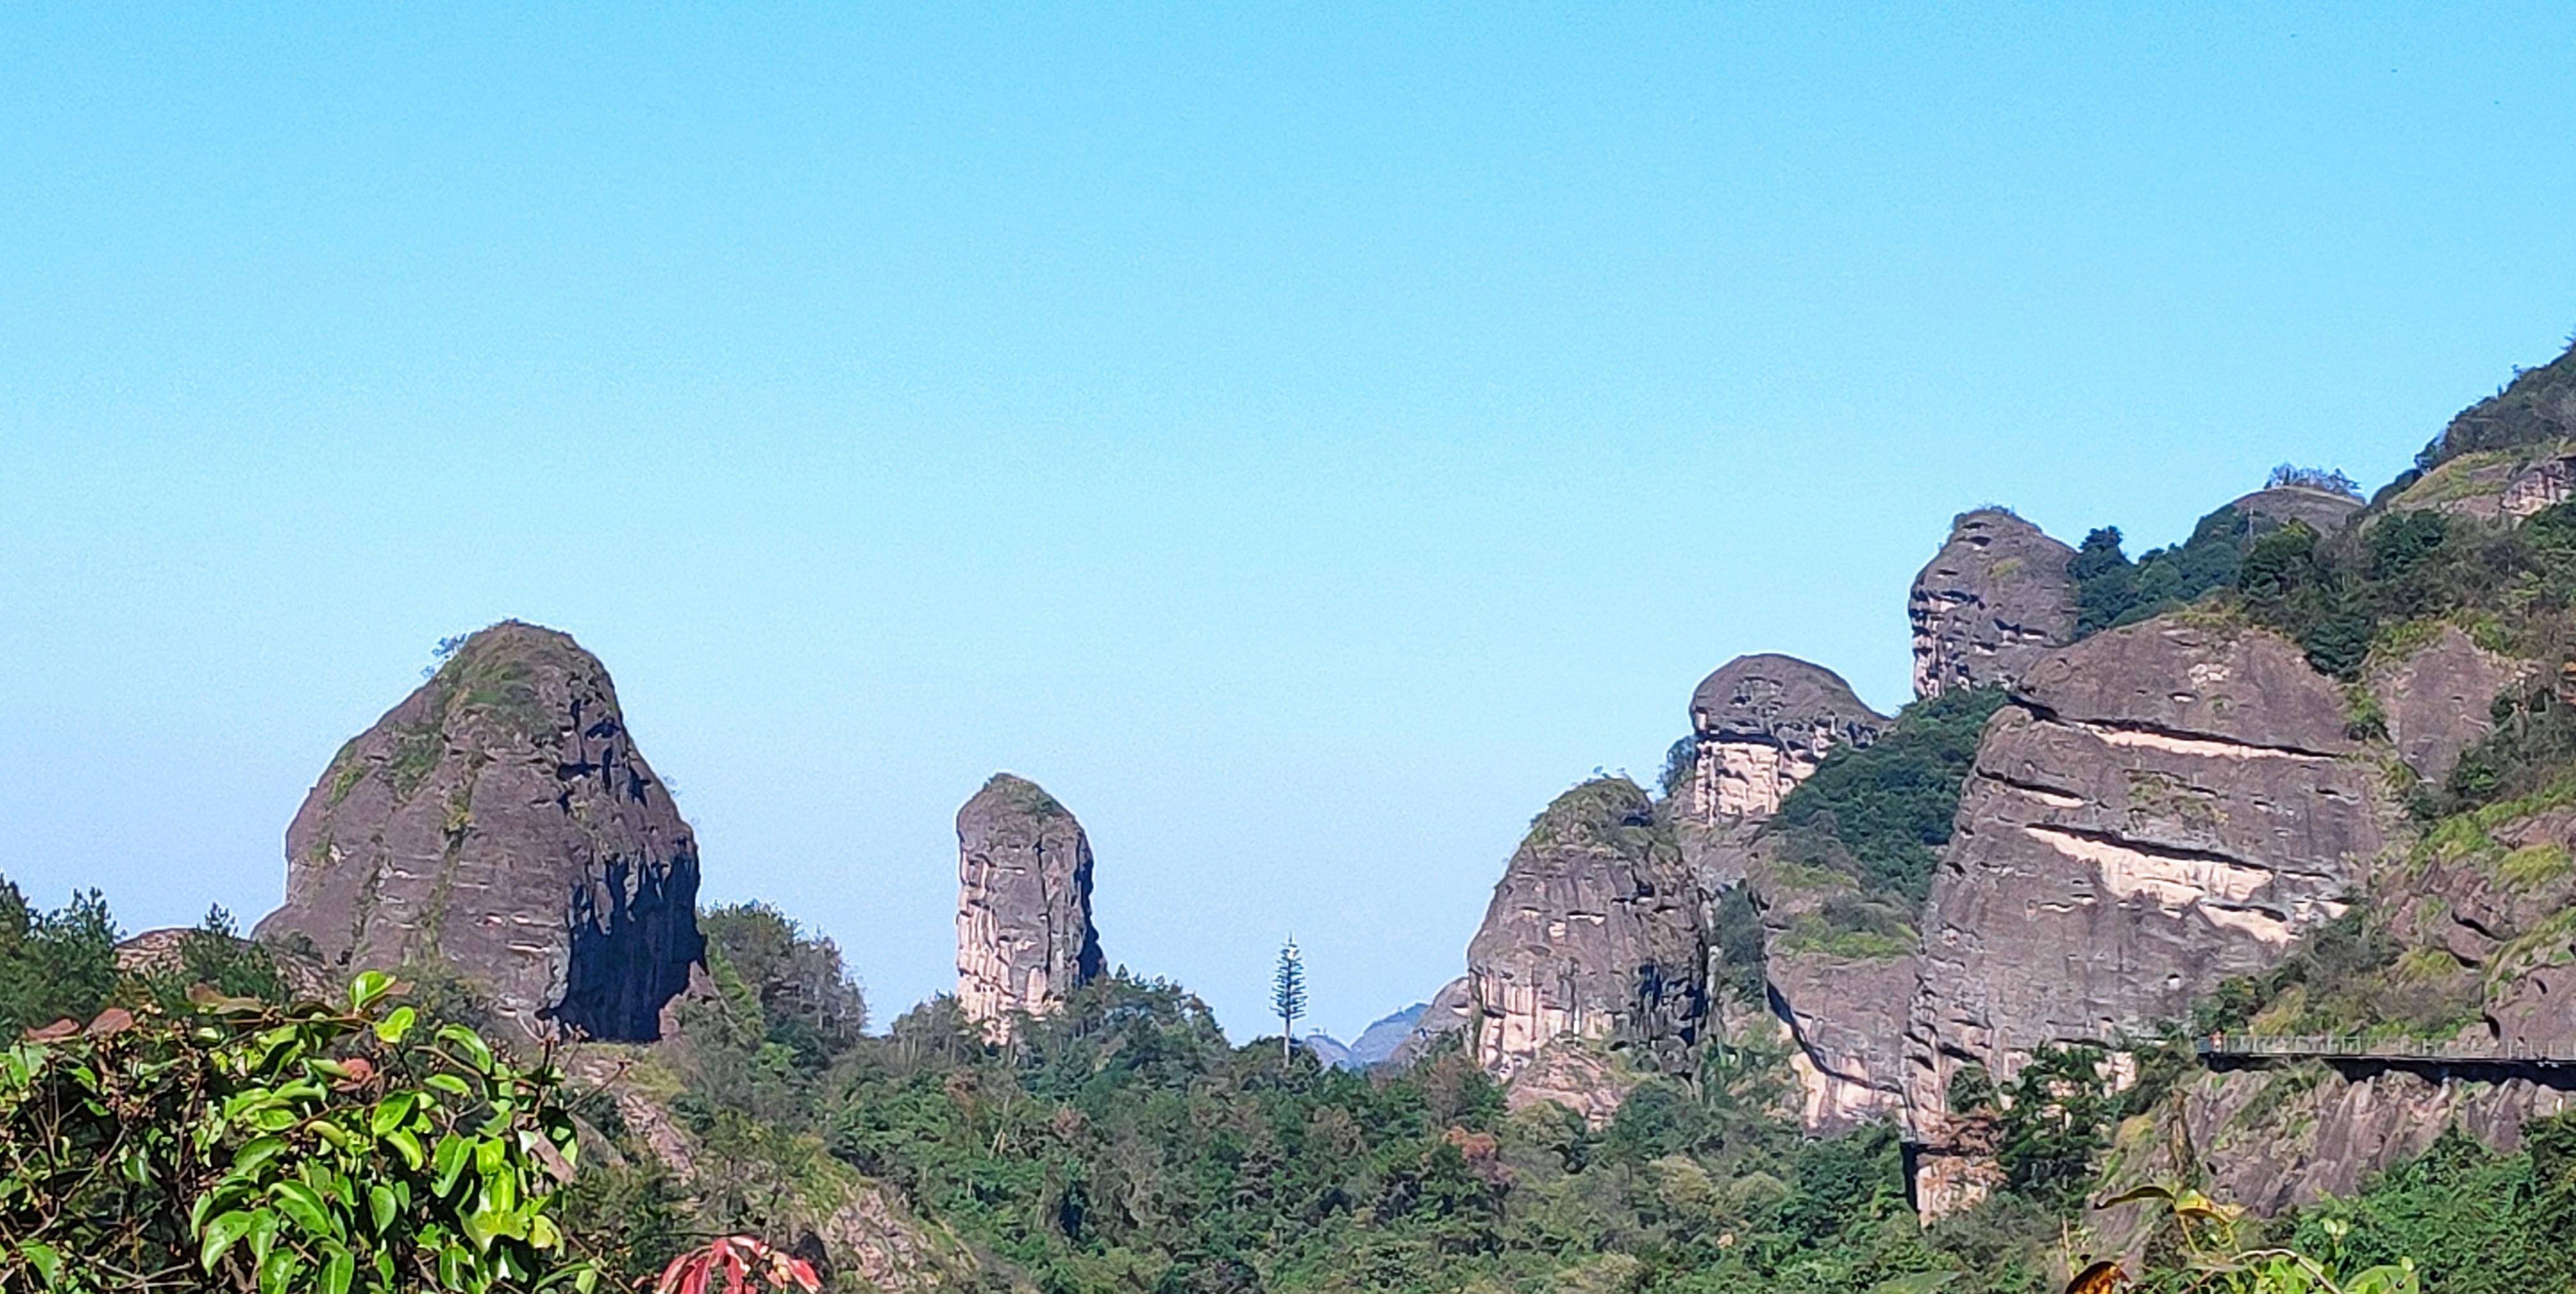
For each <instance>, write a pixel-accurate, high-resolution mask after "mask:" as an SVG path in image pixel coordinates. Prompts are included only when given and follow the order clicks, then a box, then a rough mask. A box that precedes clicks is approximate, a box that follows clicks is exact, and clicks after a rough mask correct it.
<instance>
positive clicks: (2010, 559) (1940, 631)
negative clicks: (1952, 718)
mask: <svg viewBox="0 0 2576 1294" xmlns="http://www.w3.org/2000/svg"><path fill="white" fill-rule="evenodd" d="M2074 556H2075V550H2074V549H2071V548H2068V547H2067V546H2066V545H2064V544H2061V543H2059V542H2057V541H2056V540H2054V539H2051V538H2049V537H2048V536H2047V535H2045V534H2042V533H2040V529H2039V527H2037V526H2034V525H2032V524H2030V523H2029V522H2027V521H2024V520H2022V519H2021V518H2019V517H2017V516H2014V515H2013V514H2012V513H2010V512H2006V511H2004V510H2002V509H2000V508H1981V509H1979V510H1977V511H1975V512H1968V513H1962V514H1961V515H1960V516H1959V518H1958V520H1957V521H1955V522H1953V523H1952V524H1951V527H1950V539H1949V542H1947V543H1945V544H1943V545H1942V546H1941V551H1940V552H1938V553H1936V554H1934V555H1933V558H1932V560H1931V562H1930V563H1929V564H1927V565H1925V566H1924V568H1923V570H1922V572H1921V573H1920V574H1918V575H1916V576H1915V577H1914V590H1913V593H1912V594H1911V595H1910V596H1909V597H1908V598H1907V599H1906V604H1905V611H1906V617H1907V618H1908V619H1909V620H1911V621H1912V622H1913V626H1914V695H1916V696H1918V697H1924V696H1938V695H1940V694H1941V693H1943V692H1946V691H1949V690H1950V689H1952V688H1963V687H1982V686H1984V685H1986V684H1988V683H2009V682H2011V681H2013V680H2014V679H2016V678H2019V677H2021V672H2022V671H2023V670H2025V669H2027V668H2029V667H2030V664H2031V662H2033V661H2035V660H2038V659H2039V658H2040V657H2041V656H2043V655H2045V654H2047V652H2048V651H2049V650H2050V649H2052V648H2055V647H2058V646H2062V645H2064V644H2065V643H2067V642H2070V641H2072V640H2073V639H2074V637H2075V621H2076V605H2075V580H2074V577H2073V576H2070V575H2068V574H2067V572H2066V565H2067V562H2068V561H2070V560H2072V559H2073V558H2074Z"/></svg>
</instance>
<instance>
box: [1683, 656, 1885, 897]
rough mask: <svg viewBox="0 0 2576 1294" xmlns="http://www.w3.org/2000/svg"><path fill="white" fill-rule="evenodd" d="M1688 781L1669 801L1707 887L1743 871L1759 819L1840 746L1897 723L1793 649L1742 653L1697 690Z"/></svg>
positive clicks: (1710, 891)
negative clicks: (1790, 651)
mask: <svg viewBox="0 0 2576 1294" xmlns="http://www.w3.org/2000/svg"><path fill="white" fill-rule="evenodd" d="M1690 716H1691V740H1692V743H1693V747H1692V750H1693V754H1692V760H1691V778H1690V784H1689V786H1688V787H1687V788H1686V789H1685V790H1684V791H1683V792H1682V793H1681V794H1679V795H1677V796H1675V797H1674V798H1675V799H1676V800H1678V801H1679V803H1678V804H1668V805H1666V806H1665V810H1666V812H1668V813H1670V814H1672V815H1673V817H1674V820H1675V825H1676V827H1677V831H1678V835H1679V838H1680V840H1681V846H1682V858H1683V861H1685V862H1687V863H1688V864H1690V867H1691V871H1692V873H1693V875H1694V876H1695V877H1696V879H1697V882H1698V884H1699V886H1700V889H1701V891H1702V893H1703V895H1704V896H1706V895H1714V894H1715V893H1717V892H1718V891H1720V890H1723V889H1725V888H1726V887H1727V886H1730V885H1734V884H1736V883H1737V882H1740V881H1742V880H1743V879H1744V877H1745V873H1746V871H1747V869H1749V868H1750V867H1751V866H1752V864H1753V860H1754V858H1755V856H1756V854H1757V853H1758V851H1759V845H1760V836H1761V827H1762V824H1763V823H1765V822H1768V821H1770V819H1771V815H1772V814H1774V813H1777V812H1779V811H1780V802H1781V801H1782V800H1784V799H1786V798H1788V795H1789V792H1791V791H1793V790H1796V789H1797V787H1798V784H1799V783H1800V782H1803V781H1805V780H1807V778H1808V777H1809V776H1811V775H1812V774H1814V773H1815V771H1816V766H1817V765H1818V764H1821V763H1823V762H1824V758H1825V756H1826V755H1827V754H1829V753H1831V752H1832V751H1833V750H1834V748H1835V747H1838V746H1866V745H1868V744H1869V743H1870V742H1872V741H1874V740H1876V739H1877V737H1878V734H1879V733H1881V732H1883V731H1885V730H1886V728H1887V725H1888V724H1889V723H1891V722H1893V721H1892V720H1890V719H1889V718H1888V717H1887V716H1885V715H1882V714H1880V713H1878V712H1877V711H1875V710H1872V709H1870V708H1869V707H1868V706H1867V705H1865V704H1863V703H1862V702H1861V699H1860V698H1859V697H1857V696H1855V695H1853V694H1852V690H1851V685H1850V684H1848V683H1845V682H1844V681H1843V679H1842V676H1841V675H1839V674H1836V673H1834V672H1833V671H1832V670H1829V669H1826V668H1825V667H1824V666H1822V665H1815V664H1810V663H1808V662H1806V661H1803V660H1800V659H1798V658H1797V657H1795V656H1782V655H1777V654H1774V653H1769V652H1765V653H1762V654H1759V655H1752V656H1738V657H1736V658H1735V659H1734V660H1731V661H1728V662H1727V663H1726V664H1724V665H1722V666H1719V667H1718V669H1717V670H1716V672H1714V673H1712V674H1710V675H1709V676H1708V677H1707V678H1706V679H1703V680H1701V682H1700V685H1699V687H1698V688H1697V689H1696V690H1694V691H1693V692H1692V693H1691V703H1690Z"/></svg>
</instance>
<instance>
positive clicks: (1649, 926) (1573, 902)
mask: <svg viewBox="0 0 2576 1294" xmlns="http://www.w3.org/2000/svg"><path fill="white" fill-rule="evenodd" d="M1706 957H1707V948H1706V943H1705V940H1704V939H1703V937H1702V935H1701V933H1700V921H1699V898H1698V895H1697V893H1696V892H1695V890H1694V889H1693V887H1692V885H1691V883H1690V877H1689V874H1688V871H1687V869H1686V868H1685V867H1684V866H1683V864H1682V861H1681V857H1680V851H1679V849H1678V848H1677V846H1676V845H1675V843H1674V842H1673V841H1672V839H1671V837H1670V834H1669V833H1668V832H1665V831H1662V830H1660V829H1659V828H1658V825H1657V823H1656V817H1655V806H1654V803H1653V801H1651V800H1649V799H1648V798H1647V796H1646V793H1645V792H1644V791H1643V790H1640V789H1638V787H1637V785H1636V784H1635V783H1633V782H1630V781H1629V780H1628V779H1626V778H1624V777H1608V778H1599V779H1596V780H1593V781H1589V782H1585V783H1583V784H1582V785H1579V786H1576V787H1575V788H1573V789H1572V790H1569V791H1567V792H1565V793H1564V794H1563V795H1560V796H1558V797H1557V798H1556V800H1555V801H1554V802H1553V803H1551V804H1549V805H1548V807H1547V810H1546V812H1544V813H1541V814H1540V815H1539V816H1538V818H1537V819H1536V820H1535V821H1533V822H1532V823H1531V824H1530V830H1529V835H1528V836H1527V837H1526V838H1524V839H1523V840H1522V841H1521V845H1520V848H1519V849H1518V850H1517V851H1515V852H1514V853H1513V854H1512V858H1511V862H1510V864H1509V865H1508V866H1507V867H1506V868H1505V869H1504V872H1503V878H1502V880H1501V882H1500V883H1498V884H1496V885H1495V887H1494V897H1493V901H1492V903H1491V904H1490V905H1488V906H1487V908H1486V909H1485V922H1484V925H1483V926H1482V927H1481V928H1479V929H1478V930H1477V931H1476V937H1475V939H1474V940H1473V942H1471V943H1470V944H1469V945H1468V947H1467V977H1468V981H1469V984H1470V990H1469V991H1470V993H1471V994H1472V997H1473V1000H1474V1002H1475V1009H1476V1036H1475V1051H1476V1059H1477V1062H1478V1063H1479V1064H1481V1065H1483V1066H1484V1067H1485V1069H1486V1070H1487V1071H1489V1072H1491V1073H1492V1074H1494V1075H1495V1076H1496V1077H1498V1078H1503V1079H1506V1080H1508V1079H1510V1078H1511V1077H1512V1076H1513V1075H1514V1074H1515V1073H1517V1072H1518V1071H1520V1070H1521V1069H1522V1068H1523V1067H1524V1066H1526V1065H1528V1064H1529V1063H1530V1062H1531V1061H1532V1060H1533V1059H1534V1058H1535V1057H1536V1056H1537V1055H1538V1054H1539V1052H1540V1050H1541V1049H1542V1048H1544V1047H1546V1046H1547V1045H1548V1044H1549V1043H1551V1042H1554V1041H1556V1040H1558V1039H1560V1038H1572V1039H1580V1040H1586V1041H1597V1042H1603V1043H1609V1044H1615V1045H1619V1046H1623V1047H1634V1048H1638V1049H1641V1050H1644V1051H1646V1052H1648V1053H1652V1054H1658V1055H1666V1054H1668V1055H1670V1056H1672V1057H1673V1058H1675V1059H1678V1056H1679V1053H1680V1051H1681V1050H1682V1049H1684V1048H1687V1047H1688V1046H1689V1045H1690V1044H1691V1043H1692V1042H1693V1041H1695V1040H1696V1038H1697V1036H1698V1032H1699V1027H1700V1021H1701V1018H1702V1015H1703V1012H1704V1008H1705V1003H1706V991H1705V988H1704V980H1703V977H1704V975H1705V973H1706V972H1705V966H1706Z"/></svg>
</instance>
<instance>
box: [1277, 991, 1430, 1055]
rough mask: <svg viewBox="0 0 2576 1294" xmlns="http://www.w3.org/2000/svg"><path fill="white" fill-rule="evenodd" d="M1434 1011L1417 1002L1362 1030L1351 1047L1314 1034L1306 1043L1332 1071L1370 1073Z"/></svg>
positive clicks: (1306, 1039)
mask: <svg viewBox="0 0 2576 1294" xmlns="http://www.w3.org/2000/svg"><path fill="white" fill-rule="evenodd" d="M1430 1009H1431V1004H1430V1003H1428V1002H1416V1003H1414V1004H1413V1005H1411V1006H1409V1007H1406V1008H1404V1009H1403V1010H1401V1011H1398V1012H1396V1013H1394V1014H1393V1015H1388V1016H1383V1017H1380V1018H1379V1019H1378V1020H1377V1021H1376V1022H1374V1023H1372V1024H1370V1025H1369V1027H1367V1028H1365V1029H1362V1030H1360V1036H1359V1037H1358V1038H1356V1039H1354V1040H1352V1041H1350V1042H1347V1043H1346V1042H1342V1041H1340V1040H1339V1039H1336V1038H1335V1037H1333V1036H1332V1035H1331V1034H1328V1033H1310V1034H1307V1035H1306V1037H1305V1039H1304V1041H1305V1043H1306V1046H1307V1048H1308V1050H1311V1051H1313V1052H1314V1053H1315V1056H1316V1058H1317V1059H1319V1060H1321V1061H1323V1062H1324V1064H1325V1066H1326V1067H1328V1068H1331V1069H1366V1068H1368V1067H1369V1066H1371V1065H1376V1064H1381V1063H1383V1062H1384V1061H1385V1060H1386V1058H1387V1057H1389V1056H1392V1055H1394V1054H1395V1048H1396V1044H1398V1043H1401V1042H1403V1041H1404V1038H1405V1035H1407V1034H1409V1033H1412V1032H1413V1025H1414V1022H1415V1021H1417V1020H1420V1019H1421V1018H1422V1013H1423V1012H1425V1011H1428V1010H1430Z"/></svg>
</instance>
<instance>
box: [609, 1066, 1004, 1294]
mask: <svg viewBox="0 0 2576 1294" xmlns="http://www.w3.org/2000/svg"><path fill="white" fill-rule="evenodd" d="M688 1047H689V1043H688V1042H687V1041H686V1040H666V1041H664V1042H661V1043H657V1044H655V1045H652V1046H649V1047H632V1046H613V1045H601V1044H585V1045H581V1046H577V1047H573V1048H571V1049H568V1050H567V1051H566V1052H565V1053H563V1055H562V1056H561V1058H560V1063H561V1064H562V1066H563V1070H564V1076H565V1079H566V1081H567V1082H568V1084H569V1085H570V1086H571V1087H572V1088H574V1089H575V1090H591V1091H597V1092H599V1093H602V1094H604V1095H605V1096H607V1097H608V1099H609V1101H610V1103H611V1104H612V1105H613V1106H614V1107H615V1109H616V1111H617V1116H618V1117H617V1122H618V1123H620V1124H622V1125H624V1128H625V1135H626V1138H627V1141H626V1146H625V1149H626V1150H628V1151H630V1152H634V1153H639V1154H643V1155H649V1156H651V1157H652V1158H653V1159H654V1160H656V1161H658V1162H659V1163H660V1164H661V1165H662V1166H663V1167H664V1168H666V1169H668V1170H669V1171H670V1173H671V1176H672V1178H673V1179H674V1180H675V1181H676V1182H677V1183H678V1184H679V1185H680V1186H681V1187H682V1188H684V1189H688V1188H693V1187H695V1186H696V1185H697V1184H698V1161H699V1157H700V1153H701V1147H700V1145H699V1143H698V1141H697V1139H696V1137H694V1136H692V1135H691V1134H690V1132H689V1131H688V1129H687V1128H686V1127H685V1126H683V1125H682V1123H681V1122H680V1120H679V1119H678V1118H677V1117H675V1116H674V1115H673V1114H672V1112H671V1109H670V1107H669V1106H668V1104H666V1102H667V1100H668V1089H669V1086H670V1085H671V1084H672V1083H673V1082H674V1079H673V1076H672V1075H671V1074H670V1073H669V1072H667V1069H666V1067H667V1066H669V1065H671V1064H674V1063H679V1064H682V1065H685V1064H686V1063H687V1062H686V1059H685V1057H686V1051H687V1048H688ZM781 1135H782V1136H783V1135H787V1134H784V1133H782V1134H781ZM609 1152H610V1153H611V1154H612V1155H614V1154H616V1153H617V1147H615V1146H614V1145H611V1146H609ZM589 1162H590V1160H589V1159H588V1158H587V1157H585V1158H584V1160H583V1163H584V1164H585V1165H587V1164H588V1163H589ZM798 1162H799V1164H800V1165H801V1166H802V1169H803V1171H802V1172H800V1173H799V1174H797V1175H795V1176H794V1177H793V1178H792V1179H786V1178H782V1179H780V1180H774V1181H762V1182H756V1183H754V1182H742V1181H729V1182H727V1183H726V1186H727V1188H728V1189H731V1190H736V1191H741V1192H743V1193H744V1194H746V1195H753V1196H756V1197H757V1198H760V1199H762V1200H764V1201H766V1202H767V1207H766V1210H765V1214H764V1219H763V1220H764V1222H765V1224H766V1227H767V1229H768V1231H769V1233H770V1234H772V1235H774V1236H777V1237H779V1238H781V1239H782V1240H785V1239H787V1238H789V1237H794V1238H795V1243H794V1246H793V1247H794V1248H795V1250H796V1251H797V1252H799V1253H800V1254H801V1255H802V1256H805V1257H807V1258H808V1260H809V1261H811V1260H813V1259H815V1258H819V1259H820V1260H821V1261H820V1263H819V1264H818V1267H819V1268H820V1273H821V1274H822V1275H823V1277H824V1281H825V1288H827V1289H842V1288H847V1287H848V1286H847V1284H846V1282H837V1281H836V1280H835V1276H836V1275H840V1274H846V1275H852V1276H856V1277H857V1278H858V1279H859V1280H860V1281H861V1282H863V1284H862V1285H861V1286H860V1287H861V1288H866V1289H871V1290H880V1291H885V1292H886V1294H930V1292H931V1291H939V1290H964V1289H978V1290H980V1289H996V1288H998V1289H1009V1290H1013V1291H1021V1290H1026V1289H1028V1288H1029V1286H1028V1284H1027V1282H1026V1281H1025V1280H1021V1279H1018V1278H1017V1277H1016V1275H1015V1274H1014V1273H1012V1272H1011V1271H1009V1270H1008V1269H1007V1268H997V1267H988V1266H986V1265H985V1264H984V1263H983V1262H981V1261H980V1260H979V1259H978V1257H977V1255H976V1253H975V1252H974V1250H973V1249H971V1248H970V1247H968V1246H967V1245H966V1243H965V1242H964V1241H963V1240H961V1239H959V1238H958V1236H957V1235H956V1233H955V1232H954V1231H952V1230H950V1229H949V1228H948V1227H947V1226H946V1225H944V1224H942V1223H939V1222H936V1221H933V1220H930V1219H927V1218H925V1217H923V1216H921V1215H920V1214H919V1213H917V1212H916V1211H915V1210H914V1209H913V1208H912V1207H911V1206H910V1204H909V1203H908V1202H907V1201H906V1200H905V1199H904V1198H903V1196H902V1195H901V1194H900V1193H899V1192H897V1191H896V1190H894V1189H893V1188H891V1187H889V1186H887V1185H885V1184H883V1183H881V1182H878V1181H876V1180H874V1179H872V1178H869V1177H866V1176H863V1175H861V1174H860V1173H858V1172H857V1171H856V1170H854V1169H852V1168H850V1167H849V1166H848V1165H846V1164H843V1163H841V1162H840V1161H839V1160H836V1159H834V1158H833V1157H832V1156H831V1155H829V1154H827V1153H824V1152H823V1150H822V1148H821V1147H820V1146H819V1145H816V1146H814V1147H812V1153H811V1154H809V1155H807V1156H805V1157H803V1158H802V1159H800V1160H799V1161H798Z"/></svg>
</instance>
